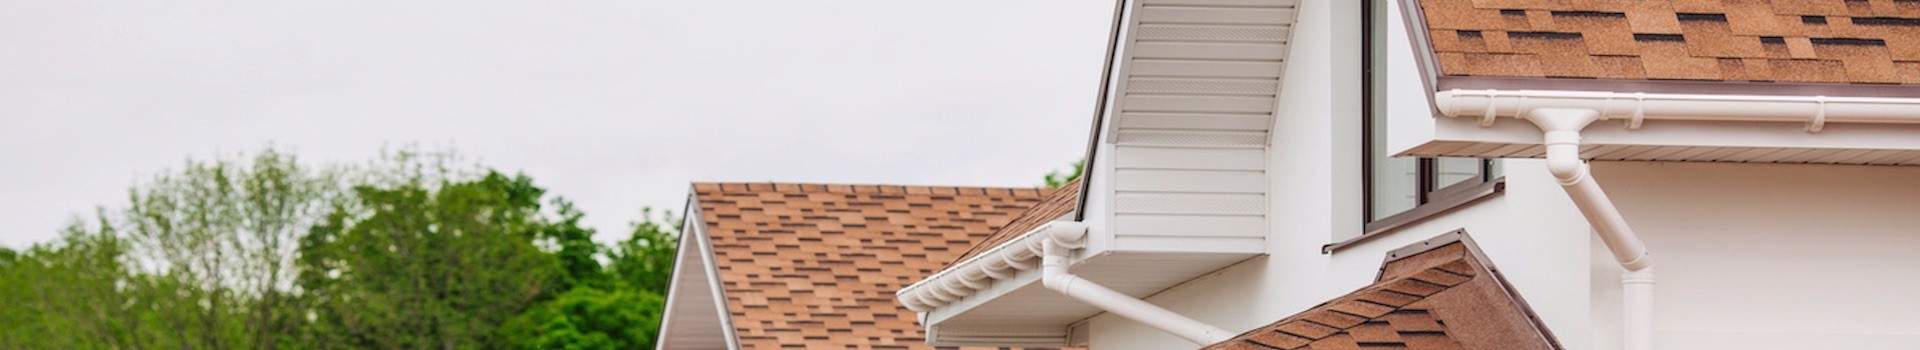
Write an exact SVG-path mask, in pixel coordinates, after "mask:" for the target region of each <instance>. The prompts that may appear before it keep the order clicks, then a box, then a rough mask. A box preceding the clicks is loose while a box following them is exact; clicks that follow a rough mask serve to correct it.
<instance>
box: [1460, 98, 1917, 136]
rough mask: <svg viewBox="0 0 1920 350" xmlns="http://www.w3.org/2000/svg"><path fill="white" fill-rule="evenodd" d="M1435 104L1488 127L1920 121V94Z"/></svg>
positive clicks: (1810, 127)
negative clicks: (1497, 122)
mask: <svg viewBox="0 0 1920 350" xmlns="http://www.w3.org/2000/svg"><path fill="white" fill-rule="evenodd" d="M1434 105H1435V107H1436V108H1438V109H1439V110H1440V113H1441V114H1444V115H1446V116H1449V117H1477V118H1480V125H1482V126H1486V125H1493V121H1494V119H1495V118H1497V117H1500V116H1506V117H1514V118H1520V117H1522V116H1524V115H1527V114H1528V113H1527V112H1528V111H1529V110H1531V109H1534V108H1544V107H1552V108H1574V109H1591V110H1595V111H1599V112H1600V116H1599V118H1600V120H1608V119H1626V120H1627V128H1629V129H1638V128H1640V125H1641V122H1642V121H1644V120H1648V119H1656V120H1720V121H1746V122H1802V123H1807V131H1809V132H1818V131H1820V129H1821V128H1823V127H1825V126H1826V124H1827V123H1888V124H1920V98H1878V97H1828V96H1762V95H1703V94H1649V93H1619V92H1601V91H1547V90H1458V89H1455V90H1448V91H1441V92H1439V93H1436V94H1434Z"/></svg>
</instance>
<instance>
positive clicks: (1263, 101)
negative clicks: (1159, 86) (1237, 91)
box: [1120, 95, 1274, 114]
mask: <svg viewBox="0 0 1920 350" xmlns="http://www.w3.org/2000/svg"><path fill="white" fill-rule="evenodd" d="M1273 103H1274V102H1273V97H1271V96H1179V95H1128V96H1126V102H1125V103H1124V104H1123V105H1122V106H1120V108H1121V111H1123V112H1174V113H1259V114H1269V113H1273V108H1274V106H1273Z"/></svg>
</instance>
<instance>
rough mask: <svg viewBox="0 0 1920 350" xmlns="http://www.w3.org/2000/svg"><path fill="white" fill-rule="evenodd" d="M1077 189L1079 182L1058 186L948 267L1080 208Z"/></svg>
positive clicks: (1078, 188)
mask: <svg viewBox="0 0 1920 350" xmlns="http://www.w3.org/2000/svg"><path fill="white" fill-rule="evenodd" d="M1080 187H1081V186H1080V180H1079V179H1074V180H1073V181H1072V182H1068V183H1067V184H1065V185H1061V186H1060V189H1058V190H1055V191H1053V194H1050V195H1047V198H1046V199H1044V200H1041V201H1040V204H1038V205H1034V206H1033V207H1032V208H1027V210H1026V211H1025V212H1021V213H1020V216H1019V217H1017V218H1015V219H1013V222H1012V223H1009V224H1007V225H1006V226H1004V227H1001V228H1000V229H999V230H995V231H994V232H993V234H992V235H988V236H987V238H986V239H983V240H981V241H980V243H979V244H974V245H973V248H971V249H967V252H966V253H964V254H960V257H958V258H954V259H953V261H949V262H947V266H948V267H952V266H953V264H958V263H960V262H961V261H966V260H967V258H972V257H973V256H975V255H980V253H984V252H986V251H987V250H988V249H993V247H996V246H999V245H1001V244H1003V243H1006V242H1007V241H1010V240H1013V239H1014V238H1016V237H1020V235H1021V234H1024V233H1026V232H1027V231H1033V229H1035V228H1039V227H1040V225H1046V224H1047V223H1048V222H1053V220H1054V219H1059V218H1060V217H1062V216H1066V215H1067V214H1072V213H1073V211H1074V208H1075V207H1077V206H1079V205H1080ZM943 270H944V268H943Z"/></svg>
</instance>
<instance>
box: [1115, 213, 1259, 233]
mask: <svg viewBox="0 0 1920 350" xmlns="http://www.w3.org/2000/svg"><path fill="white" fill-rule="evenodd" d="M1113 220H1114V221H1113V223H1114V224H1113V227H1114V230H1115V234H1119V235H1144V236H1192V237H1264V236H1265V235H1266V229H1267V220H1266V218H1264V217H1260V216H1192V215H1150V214H1127V215H1116V216H1114V218H1113Z"/></svg>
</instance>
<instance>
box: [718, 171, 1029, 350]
mask: <svg viewBox="0 0 1920 350" xmlns="http://www.w3.org/2000/svg"><path fill="white" fill-rule="evenodd" d="M693 189H694V196H695V199H696V200H698V201H699V203H698V204H697V205H698V206H699V208H700V211H701V213H700V214H701V218H700V219H701V220H702V221H703V223H704V225H705V228H706V232H707V235H708V236H710V239H711V241H712V244H713V252H714V255H715V256H714V262H715V265H717V266H716V268H717V269H718V270H719V276H720V281H721V285H722V287H721V288H723V289H725V290H724V295H725V296H726V305H727V311H728V312H729V313H731V314H732V322H733V325H734V328H735V331H736V333H737V334H738V336H739V338H740V339H739V340H740V344H741V346H742V347H743V348H745V349H783V348H793V346H803V347H804V348H807V349H816V348H817V349H935V347H933V346H929V345H927V344H926V340H925V336H924V335H923V334H922V333H921V330H920V327H919V326H918V325H917V320H916V316H915V314H914V312H912V311H909V310H907V309H906V308H905V307H903V306H901V305H899V304H898V302H897V301H895V298H894V296H893V292H894V291H896V290H899V289H900V288H901V287H904V286H906V285H909V284H912V283H913V282H915V281H918V280H920V279H921V278H924V277H926V276H927V275H930V274H932V273H933V271H934V270H936V269H939V268H941V267H942V266H944V265H946V264H947V263H948V262H949V261H952V260H953V259H955V258H956V257H958V256H959V255H960V254H961V253H962V252H965V251H966V250H967V249H968V248H969V247H972V246H973V245H974V243H976V242H978V241H980V240H982V239H984V238H986V236H987V235H988V234H989V233H992V232H995V230H998V229H999V228H1001V227H1002V226H1005V225H1006V224H1007V223H1009V222H1012V221H1013V220H1014V218H1015V216H1016V215H1019V214H1020V213H1021V212H1023V211H1025V210H1026V209H1027V208H1029V207H1032V206H1033V205H1035V204H1037V203H1039V202H1040V200H1041V199H1042V198H1044V197H1045V196H1046V195H1047V194H1049V191H1047V190H1041V189H1029V188H979V187H922V186H876V185H818V184H768V183H751V184H745V183H700V184H695V185H694V188H693Z"/></svg>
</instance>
